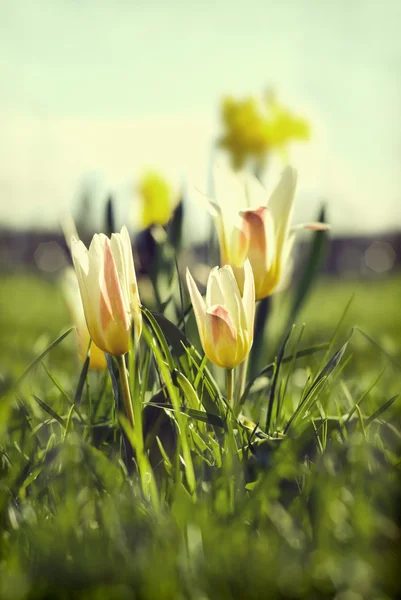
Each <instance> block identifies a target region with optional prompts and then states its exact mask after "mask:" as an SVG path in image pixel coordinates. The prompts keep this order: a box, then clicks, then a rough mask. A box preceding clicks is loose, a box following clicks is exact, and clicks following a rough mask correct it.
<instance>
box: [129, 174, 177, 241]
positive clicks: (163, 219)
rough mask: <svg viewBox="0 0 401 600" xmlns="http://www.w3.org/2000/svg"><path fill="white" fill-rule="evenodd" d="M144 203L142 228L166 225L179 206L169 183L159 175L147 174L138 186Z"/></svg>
mask: <svg viewBox="0 0 401 600" xmlns="http://www.w3.org/2000/svg"><path fill="white" fill-rule="evenodd" d="M138 192H139V195H140V199H141V202H142V224H141V225H142V227H143V228H144V229H146V228H147V227H150V226H151V225H166V224H167V223H168V221H169V220H170V219H171V217H172V215H173V212H174V209H175V207H176V205H177V199H176V198H175V197H174V194H173V192H172V190H171V188H170V186H169V184H168V182H167V181H166V180H165V179H164V178H163V177H162V176H161V175H159V174H158V173H155V172H153V171H151V172H148V173H146V174H145V175H144V176H143V178H142V179H141V181H140V183H139V185H138Z"/></svg>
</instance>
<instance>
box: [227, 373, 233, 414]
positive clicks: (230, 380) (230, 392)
mask: <svg viewBox="0 0 401 600" xmlns="http://www.w3.org/2000/svg"><path fill="white" fill-rule="evenodd" d="M226 373H227V402H228V404H229V405H230V406H231V407H233V404H234V369H227V370H226Z"/></svg>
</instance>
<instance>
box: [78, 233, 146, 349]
mask: <svg viewBox="0 0 401 600" xmlns="http://www.w3.org/2000/svg"><path fill="white" fill-rule="evenodd" d="M71 253H72V258H73V261H74V266H75V272H76V274H77V278H78V283H79V289H80V292H81V298H82V304H83V307H84V312H85V318H86V323H87V326H88V329H89V333H90V336H91V338H92V340H93V342H94V343H95V344H96V345H97V346H98V347H99V348H100V349H101V350H103V352H107V353H108V354H113V355H115V356H121V355H123V354H125V353H126V352H128V350H129V349H130V342H131V326H132V324H133V325H134V328H135V337H136V339H138V338H139V336H140V335H141V330H142V316H141V310H140V300H139V294H138V286H137V282H136V275H135V269H134V261H133V257H132V248H131V241H130V238H129V235H128V231H127V229H126V227H123V228H122V229H121V232H120V233H113V234H112V236H111V239H109V238H108V237H106V236H105V235H104V234H96V235H94V236H93V239H92V242H91V244H90V246H89V250H88V249H87V248H86V247H85V245H84V244H83V243H82V242H81V241H78V240H76V239H75V238H73V239H72V240H71Z"/></svg>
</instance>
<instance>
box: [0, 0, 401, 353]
mask: <svg viewBox="0 0 401 600" xmlns="http://www.w3.org/2000/svg"><path fill="white" fill-rule="evenodd" d="M400 20H401V4H400V3H399V2H397V0H385V1H382V2H378V1H373V0H372V1H369V0H368V1H367V0H354V1H353V2H348V1H345V0H339V1H337V2H320V3H319V2H315V1H312V0H292V1H289V0H284V1H282V2H280V3H277V2H269V1H266V0H247V1H246V2H245V1H242V0H237V1H236V2H232V1H228V0H227V1H226V0H220V1H217V2H208V1H205V2H202V3H195V4H194V3H187V2H184V1H181V0H170V2H168V3H166V2H162V1H160V0H158V1H155V0H147V1H146V2H145V1H142V0H135V1H133V0H132V1H128V0H115V1H114V2H111V1H106V0H96V1H95V0H93V1H91V0H80V1H74V0H69V1H67V0H56V1H55V0H40V1H39V2H35V3H33V2H29V1H28V0H2V1H1V3H0V81H1V95H0V131H1V136H0V277H1V279H0V290H1V291H0V309H1V311H0V315H1V316H0V324H1V326H2V329H3V332H5V333H4V335H3V338H4V339H6V341H5V342H4V343H3V348H4V351H3V353H4V355H6V354H7V355H9V353H10V348H11V346H12V342H11V341H10V340H11V337H12V338H13V339H14V336H15V335H16V334H15V330H16V327H15V324H16V323H19V324H20V326H21V329H20V330H21V332H22V324H23V323H25V325H26V323H28V321H29V323H30V327H34V328H36V329H35V332H36V335H38V334H39V332H43V331H49V334H50V329H51V327H59V326H60V324H61V323H62V322H63V320H67V317H66V313H63V312H62V311H63V310H64V309H61V307H62V306H64V305H63V303H62V300H61V299H60V298H59V296H58V295H57V294H56V292H55V287H54V286H53V287H51V288H48V287H46V286H50V285H53V283H54V281H55V280H56V279H57V277H58V275H59V274H60V272H62V270H63V268H64V267H65V265H66V264H67V263H68V254H67V252H66V246H65V243H64V237H63V233H62V230H61V227H60V221H62V220H63V219H64V218H65V215H66V214H68V213H71V214H72V215H73V216H74V219H75V221H76V223H77V227H78V230H79V232H80V234H81V235H82V237H83V238H85V234H86V235H87V236H89V234H90V233H91V232H93V231H100V230H104V231H106V230H107V224H106V223H107V219H106V215H107V214H108V213H107V210H108V207H110V205H112V207H113V210H112V213H113V214H112V225H113V226H115V228H119V227H120V226H121V225H122V224H123V223H126V224H127V225H128V226H129V228H130V231H131V233H132V235H133V236H134V235H138V233H139V232H140V231H141V230H146V229H148V228H149V226H152V225H154V224H156V225H160V226H164V225H165V224H166V222H168V220H169V218H170V217H171V215H172V212H173V210H174V208H175V207H176V205H177V203H178V202H179V201H180V200H182V201H183V209H182V211H181V216H182V219H183V226H182V244H181V247H182V249H183V250H184V251H186V250H188V249H189V246H190V245H191V244H192V243H195V244H196V245H197V246H198V248H202V247H205V246H207V245H208V243H209V239H210V220H209V216H208V215H207V214H206V211H205V210H204V209H203V208H202V207H200V206H199V204H198V203H197V201H196V199H195V198H194V194H193V193H192V192H193V190H194V189H200V190H202V191H204V192H210V191H211V165H212V164H213V162H214V160H215V159H216V158H219V157H225V158H228V159H229V160H230V161H231V162H232V163H233V164H234V166H243V167H246V168H251V169H252V170H253V171H255V172H256V173H257V174H258V176H259V177H260V178H261V179H262V180H263V181H264V182H265V183H266V186H267V187H268V188H270V186H272V185H274V183H275V182H276V178H277V176H278V174H279V173H280V171H281V169H282V168H283V165H284V164H286V163H287V162H290V163H291V164H293V165H294V166H295V167H297V169H298V172H299V187H298V195H297V203H296V210H295V215H294V220H295V222H305V221H310V220H315V219H316V218H317V216H318V215H319V211H320V209H321V206H322V204H325V205H326V208H327V210H326V214H325V218H326V219H327V220H328V221H329V222H330V223H331V225H332V229H331V234H330V236H331V243H330V245H329V246H328V247H327V250H326V256H325V261H324V262H323V263H322V265H321V269H322V272H323V275H324V276H323V279H322V280H321V284H320V287H318V288H316V290H315V295H314V296H312V298H311V300H310V303H309V309H308V310H309V313H308V315H307V316H309V318H310V320H311V322H312V324H313V323H315V324H316V327H317V328H319V331H324V322H326V321H327V323H328V326H330V327H331V326H332V322H331V321H330V315H331V314H332V313H333V314H334V315H339V314H340V312H341V308H342V307H343V305H344V304H345V303H346V301H347V299H348V298H349V296H350V294H351V293H353V292H354V293H356V308H354V313H353V318H354V319H356V320H357V321H358V322H360V321H362V323H364V322H365V321H366V322H369V323H371V324H372V327H373V329H377V330H378V331H379V330H380V332H381V335H382V336H383V337H384V338H385V339H387V338H388V339H390V338H391V337H392V336H393V337H394V335H395V332H397V335H398V332H399V330H400V329H401V327H400V326H399V325H400V318H399V316H398V312H397V311H396V310H394V311H393V310H392V309H391V310H390V309H388V310H387V309H386V310H382V311H380V315H378V313H379V308H380V307H384V306H390V305H391V307H392V306H393V305H394V306H395V305H396V303H397V298H399V294H400V285H399V284H400V281H401V280H400V279H399V275H397V272H398V270H399V268H400V262H401V234H400V232H401V186H400V183H401V181H400V180H401V169H400V161H401V118H400V106H401V102H400V101H401V85H400V77H399V74H400V68H401V38H400V36H399V23H400ZM160 213H162V215H161V216H160ZM109 217H110V215H109ZM109 225H110V219H109ZM140 235H141V234H139V238H138V239H139V240H141V238H140ZM146 240H147V238H146V237H145V242H144V241H143V238H142V244H141V243H140V244H139V247H142V248H143V247H145V254H144V256H145V259H143V260H142V261H141V268H142V269H143V271H144V272H145V273H146V271H147V264H146V260H147V259H146V257H147V254H146V249H148V248H147V247H148V245H149V243H148V242H149V240H148V241H146ZM304 243H305V244H306V243H307V242H304ZM301 246H302V240H301ZM305 251H306V250H305ZM200 255H202V254H200ZM302 255H303V253H302V251H301V252H300V253H299V256H302ZM202 256H203V255H202ZM209 266H211V265H209ZM38 275H39V276H40V277H41V278H42V282H40V281H39V280H38V277H37V276H38ZM325 277H328V278H329V279H325ZM335 277H337V279H335ZM333 278H334V279H333ZM345 279H347V281H344V280H345ZM356 281H357V282H358V286H357V285H356V283H355V282H356ZM44 286H45V287H44ZM49 290H51V291H49ZM49 294H50V295H51V294H53V296H51V297H52V298H53V300H52V308H51V310H53V311H56V312H57V315H59V314H62V316H60V317H59V318H58V319H57V318H56V317H55V318H54V319H55V320H54V319H53V320H51V319H49V318H48V315H46V317H44V318H42V319H41V318H40V314H41V313H43V306H44V305H43V302H44V298H45V297H46V298H47V299H48V298H49ZM27 297H29V303H27V301H26V300H27ZM322 302H323V304H322ZM314 303H315V304H314ZM323 306H324V310H325V317H324V318H323V317H320V315H321V311H322V310H323ZM57 307H58V308H57ZM330 307H332V309H331V308H330ZM331 310H332V313H331V312H330V311H331ZM59 311H61V313H59ZM305 318H306V317H305ZM44 319H45V322H44ZM319 319H320V320H319ZM50 321H52V323H56V324H57V326H56V325H50ZM11 323H13V327H12V331H11V325H10V324H11ZM397 327H398V329H397ZM7 328H8V329H7ZM25 331H26V330H25ZM7 332H8V333H7ZM21 335H22V333H21ZM7 336H8V337H7ZM395 343H396V342H394V341H393V342H392V344H393V346H394V344H395ZM10 344H11V346H10ZM389 344H390V346H391V343H390V342H389ZM5 360H6V359H5Z"/></svg>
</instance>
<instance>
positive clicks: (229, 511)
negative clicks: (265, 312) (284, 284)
mask: <svg viewBox="0 0 401 600" xmlns="http://www.w3.org/2000/svg"><path fill="white" fill-rule="evenodd" d="M0 289H1V295H0V332H1V333H0V374H1V376H2V388H3V389H2V392H1V394H2V397H1V398H0V402H1V408H0V436H1V437H0V454H1V459H0V520H1V525H0V529H1V532H2V533H1V537H0V598H2V599H3V598H4V599H10V600H17V599H21V600H22V599H29V600H30V599H41V598H60V599H64V598H79V599H80V598H85V599H92V598H93V599H102V598H106V599H109V598H111V599H113V598H114V599H116V600H117V599H120V598H122V599H125V598H127V599H128V598H138V599H139V598H140V599H142V598H143V599H151V598H158V599H170V598H182V599H184V598H191V599H192V598H194V599H197V600H205V599H208V598H219V599H220V598H221V599H231V598H251V599H252V598H261V597H264V598H334V597H335V598H336V599H338V600H360V599H365V598H380V599H383V600H384V599H388V598H393V597H397V595H398V592H399V591H400V588H399V573H398V571H399V565H400V561H401V552H400V550H401V548H400V530H401V520H400V512H399V506H400V504H399V503H400V500H401V494H400V465H401V462H400V461H401V444H400V441H401V434H400V431H401V420H400V403H399V398H397V397H396V396H397V394H399V392H400V391H401V378H400V367H399V365H400V364H401V318H400V315H399V298H400V292H401V279H400V277H399V276H396V277H393V278H388V279H375V280H370V281H351V280H342V281H339V280H337V279H330V278H325V279H321V280H320V281H319V282H318V283H317V284H316V286H315V287H314V289H313V291H312V293H311V295H310V297H309V298H308V299H307V302H306V304H305V305H304V308H303V309H302V311H301V313H300V314H299V315H298V316H297V319H296V320H297V327H296V329H295V330H294V332H293V334H292V336H291V338H290V339H289V341H288V343H287V345H286V346H285V348H284V347H282V349H283V352H282V353H280V346H281V344H282V339H283V336H282V333H283V324H285V322H286V321H285V314H286V309H287V306H288V302H289V298H290V295H289V294H284V295H283V296H277V297H275V299H274V302H273V307H272V308H271V311H270V322H269V325H268V332H267V333H268V337H267V340H266V345H265V348H266V350H265V352H266V359H264V358H263V357H262V359H261V363H262V365H261V366H265V365H267V364H268V363H270V362H273V365H272V367H271V368H270V367H269V368H268V369H265V371H264V373H262V374H261V375H260V376H259V377H257V378H256V379H255V381H254V383H253V385H252V386H249V389H248V390H247V396H246V398H245V399H244V405H243V415H244V417H243V418H241V419H240V422H239V423H238V422H237V420H236V419H235V418H234V417H235V415H231V413H230V411H228V412H227V410H226V405H225V402H224V398H223V396H224V395H225V383H224V377H223V373H222V369H219V368H212V366H211V365H210V363H207V365H205V364H204V362H203V361H202V362H200V361H201V356H200V355H197V354H196V351H195V350H194V348H192V346H190V345H185V342H184V344H183V343H181V342H182V339H184V338H182V339H181V337H180V336H182V335H184V334H186V335H187V336H188V338H189V339H190V341H191V342H192V343H194V344H195V345H196V346H197V347H198V333H197V331H196V328H195V327H194V321H193V317H192V316H191V315H189V317H188V319H187V322H186V325H185V330H184V328H183V326H182V324H181V325H180V327H181V330H180V331H181V333H180V332H179V330H178V329H176V328H175V327H174V328H172V327H169V326H168V325H167V324H166V322H165V321H163V320H162V319H160V320H156V321H154V320H152V317H151V315H149V317H146V318H145V316H144V321H145V324H144V333H143V335H142V338H141V346H140V351H138V353H137V356H136V359H135V358H131V360H130V364H129V371H130V382H131V383H130V385H131V391H132V394H133V400H134V405H135V411H136V412H135V417H136V421H135V422H136V426H135V428H134V430H131V429H130V428H129V426H128V425H127V421H126V420H124V418H121V417H120V416H119V411H118V408H117V409H116V401H117V402H121V388H120V387H119V382H118V372H117V369H116V364H115V362H114V361H111V362H110V369H111V371H112V373H113V377H110V376H109V374H108V373H107V372H104V373H95V372H89V374H88V375H87V376H86V377H85V373H82V372H81V371H82V363H80V361H79V359H78V358H77V356H76V346H75V339H74V333H73V332H72V333H71V334H70V335H68V336H67V337H66V338H65V339H63V340H62V341H61V342H60V343H59V344H58V345H57V346H56V347H55V348H54V349H52V350H51V351H50V352H48V353H47V354H46V355H45V356H44V357H43V359H42V360H41V361H39V362H37V363H36V364H35V365H34V366H33V367H32V369H30V370H29V371H28V372H26V373H25V374H24V376H23V378H22V379H21V378H20V377H21V375H22V374H23V373H24V370H25V369H26V368H27V367H28V365H29V364H30V363H31V362H32V361H33V360H34V359H35V357H37V356H39V355H40V353H41V352H44V351H45V350H46V348H47V347H48V346H49V344H50V343H51V342H52V341H54V340H56V338H57V337H58V336H60V334H61V333H62V332H63V331H65V330H66V329H67V328H68V327H69V325H70V322H69V314H68V311H67V309H66V306H65V303H64V300H63V297H62V295H61V292H60V289H59V287H58V285H57V284H56V283H55V282H52V281H44V280H41V279H39V278H37V277H36V276H33V275H23V274H18V275H12V276H11V275H10V276H2V278H1V280H0ZM352 295H353V296H354V297H353V300H352V303H351V305H350V307H349V310H348V312H347V314H346V316H345V317H344V320H343V322H342V324H341V325H340V327H339V329H338V331H337V332H336V335H335V337H333V334H334V332H335V330H336V326H337V324H338V323H339V322H340V319H341V315H342V313H343V311H344V309H345V307H346V305H347V303H348V301H349V300H350V298H351V296H352ZM173 320H174V319H173ZM302 323H305V329H304V332H303V335H302V337H301V339H300V332H301V329H302V326H301V324H302ZM354 326H358V327H359V328H360V330H362V332H363V333H361V331H359V330H355V331H354V332H353V333H352V335H351V330H352V328H353V327H354ZM364 334H366V335H364ZM350 335H351V337H350ZM366 336H369V337H366ZM369 338H371V339H369ZM177 340H178V341H177ZM180 340H181V341H180ZM372 340H373V341H372ZM324 344H326V345H324ZM184 346H185V348H184ZM297 352H298V353H300V354H298V355H297ZM275 357H276V359H275ZM259 359H260V357H259ZM206 366H207V367H208V368H206ZM18 378H20V379H19V380H18ZM139 380H140V381H139ZM216 382H217V383H216ZM141 403H142V405H143V408H144V410H143V412H142V413H141V411H140V409H139V410H138V407H139V406H140V405H141ZM269 407H271V415H270V421H269V416H268V415H269ZM245 417H246V418H247V419H248V420H245ZM140 421H142V425H143V427H142V431H143V435H141V434H140V429H141V427H140V426H139V425H138V423H139V422H140ZM256 425H258V426H259V427H256ZM133 455H134V457H135V460H134V461H132V456H133Z"/></svg>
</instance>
